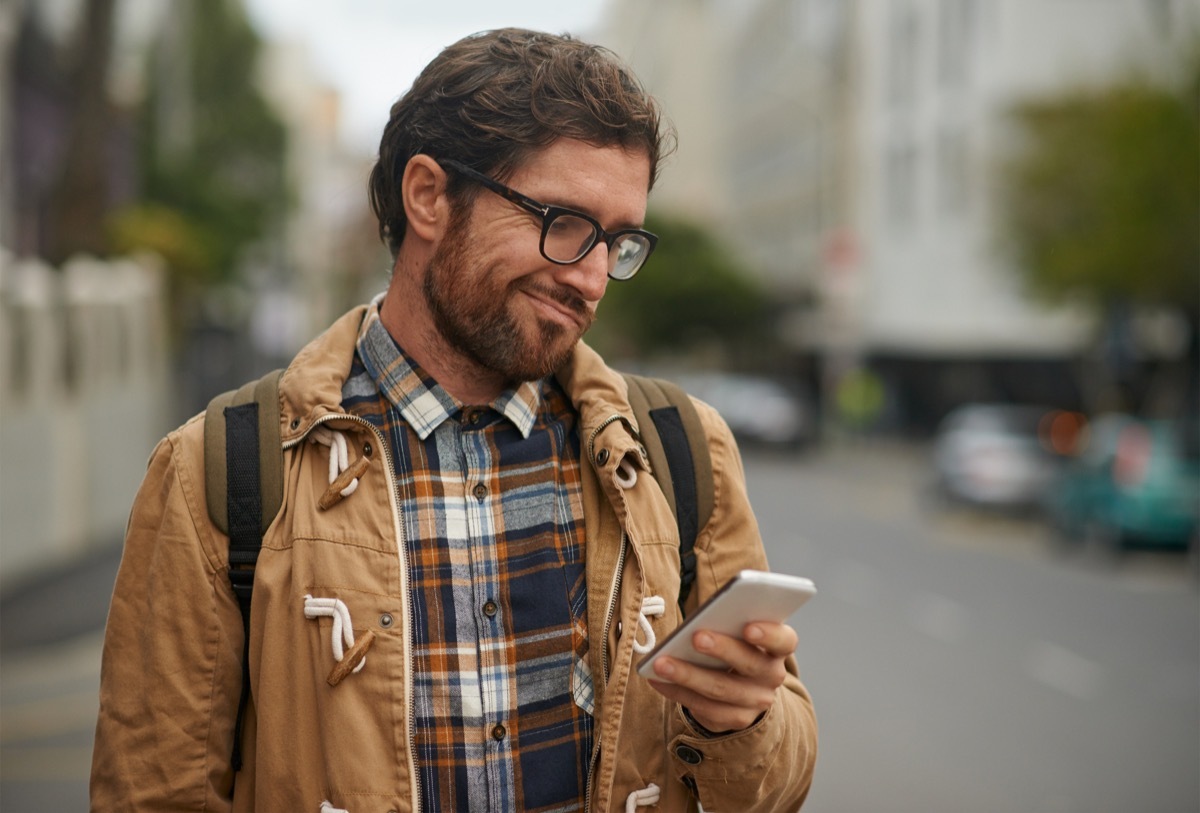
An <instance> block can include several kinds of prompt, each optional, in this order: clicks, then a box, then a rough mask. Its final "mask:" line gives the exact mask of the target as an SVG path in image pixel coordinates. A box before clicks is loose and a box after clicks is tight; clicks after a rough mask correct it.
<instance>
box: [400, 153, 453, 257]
mask: <svg viewBox="0 0 1200 813" xmlns="http://www.w3.org/2000/svg"><path fill="white" fill-rule="evenodd" d="M400 194H401V199H402V200H403V201H404V214H405V216H406V217H407V218H408V228H409V229H411V230H412V231H413V233H414V234H416V235H417V237H419V238H421V239H422V240H424V241H426V242H436V241H437V240H440V239H441V237H442V235H443V234H444V233H445V230H446V225H447V223H449V221H450V201H449V199H447V197H446V171H445V170H444V169H442V168H441V166H439V165H438V162H437V161H435V160H433V159H432V158H430V157H429V156H428V155H424V154H417V155H414V156H413V157H412V158H410V159H408V164H407V165H405V167H404V177H403V178H402V179H401V181H400Z"/></svg>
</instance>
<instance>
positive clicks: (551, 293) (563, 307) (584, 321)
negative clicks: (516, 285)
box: [521, 285, 592, 328]
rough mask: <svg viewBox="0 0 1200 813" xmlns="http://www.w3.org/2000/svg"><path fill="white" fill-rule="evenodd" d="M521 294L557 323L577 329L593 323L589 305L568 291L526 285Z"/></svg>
mask: <svg viewBox="0 0 1200 813" xmlns="http://www.w3.org/2000/svg"><path fill="white" fill-rule="evenodd" d="M521 293H523V294H525V295H526V296H528V297H529V298H530V299H532V300H533V302H534V305H535V306H537V307H538V309H539V310H541V311H542V312H543V313H546V314H547V315H549V316H550V318H551V319H553V320H554V321H556V322H562V323H563V324H566V325H570V326H573V327H576V328H586V327H588V326H589V325H590V324H591V323H592V311H591V309H590V308H589V307H588V306H587V303H586V302H584V301H583V300H582V299H580V298H579V297H577V296H575V295H573V294H571V293H569V292H567V291H555V290H550V289H546V288H540V287H535V286H532V285H526V286H523V287H522V289H521Z"/></svg>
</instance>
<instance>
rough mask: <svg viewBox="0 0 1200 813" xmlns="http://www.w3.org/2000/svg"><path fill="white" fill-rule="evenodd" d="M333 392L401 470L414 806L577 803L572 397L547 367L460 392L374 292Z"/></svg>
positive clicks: (587, 720)
mask: <svg viewBox="0 0 1200 813" xmlns="http://www.w3.org/2000/svg"><path fill="white" fill-rule="evenodd" d="M342 396H343V401H342V406H343V408H345V409H346V410H347V411H348V412H350V413H352V414H355V415H359V416H361V417H363V418H366V419H367V420H369V421H371V422H372V423H373V424H375V425H376V426H378V427H380V429H382V430H383V432H384V435H385V437H387V438H388V439H389V444H390V446H391V452H392V454H391V459H392V463H393V465H394V467H395V469H396V471H395V474H396V480H397V486H398V490H399V495H398V496H399V500H400V517H401V527H402V530H403V534H404V544H405V546H406V551H405V553H406V557H407V563H408V567H409V576H410V590H411V596H412V610H413V638H414V641H413V644H414V649H413V659H414V664H413V665H414V680H413V694H414V698H413V700H414V704H413V709H414V726H413V727H414V734H415V743H414V744H415V747H416V748H415V754H416V760H417V768H418V775H419V777H420V790H421V797H422V807H423V809H425V810H429V811H441V810H468V809H469V810H487V811H517V810H527V811H535V810H536V811H573V810H582V809H583V806H584V796H585V793H586V788H587V773H588V765H589V760H590V757H591V750H592V742H593V740H592V712H593V711H594V707H593V695H592V680H591V672H590V670H589V668H588V662H587V650H588V638H587V585H586V580H585V576H584V562H583V554H584V545H583V504H582V499H581V485H580V469H579V465H580V463H579V434H578V430H577V427H576V419H577V416H576V414H575V412H574V409H573V408H572V406H571V404H570V403H569V402H568V400H567V398H566V396H565V394H564V393H563V392H562V390H561V389H560V388H559V386H558V384H557V382H555V381H554V380H553V379H552V378H548V379H545V380H543V381H540V382H527V383H525V384H522V385H520V386H519V387H517V388H516V389H514V390H510V391H508V392H505V393H504V394H503V395H502V396H501V397H500V398H499V399H497V400H496V401H495V402H493V403H492V404H490V405H487V406H463V405H461V404H459V403H457V402H456V401H455V400H454V399H453V398H452V397H451V396H450V395H449V394H448V393H447V392H446V391H445V390H443V389H442V388H441V387H440V386H439V385H438V384H437V383H436V382H435V381H433V380H432V379H431V378H429V377H428V376H427V375H426V374H425V373H424V372H423V371H422V370H421V369H420V368H419V367H418V366H417V365H416V364H415V363H413V362H412V361H411V360H409V359H408V358H407V357H406V356H405V355H404V353H403V351H402V350H401V349H400V348H399V347H398V346H397V345H396V343H395V342H394V341H393V340H392V338H391V335H390V334H389V333H388V332H387V330H386V328H384V327H383V324H382V323H381V322H380V320H379V311H378V305H377V304H376V305H375V306H373V307H371V308H370V309H369V311H368V313H367V317H366V319H365V320H364V322H363V327H362V329H361V331H360V334H359V339H358V352H357V354H356V356H355V360H354V363H353V366H352V369H351V372H350V376H349V377H348V379H347V381H346V383H345V385H344V386H343V389H342Z"/></svg>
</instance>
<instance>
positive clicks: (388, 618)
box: [379, 613, 393, 629]
mask: <svg viewBox="0 0 1200 813" xmlns="http://www.w3.org/2000/svg"><path fill="white" fill-rule="evenodd" d="M392 621H393V618H392V614H391V613H384V614H383V615H381V616H379V626H381V627H383V628H384V629H387V628H388V627H390V626H391V625H392Z"/></svg>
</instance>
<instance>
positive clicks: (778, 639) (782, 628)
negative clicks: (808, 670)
mask: <svg viewBox="0 0 1200 813" xmlns="http://www.w3.org/2000/svg"><path fill="white" fill-rule="evenodd" d="M742 637H743V638H745V640H746V642H747V643H750V644H753V645H754V646H757V647H759V648H760V649H762V650H763V651H765V652H767V653H768V654H771V655H776V656H780V655H782V656H786V655H791V654H792V653H793V652H795V651H796V646H797V644H799V642H800V638H799V637H798V636H797V635H796V631H795V630H794V629H792V628H791V627H789V626H788V625H787V624H773V623H771V622H769V621H755V622H753V623H751V624H747V625H746V626H745V628H744V629H743V630H742Z"/></svg>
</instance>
